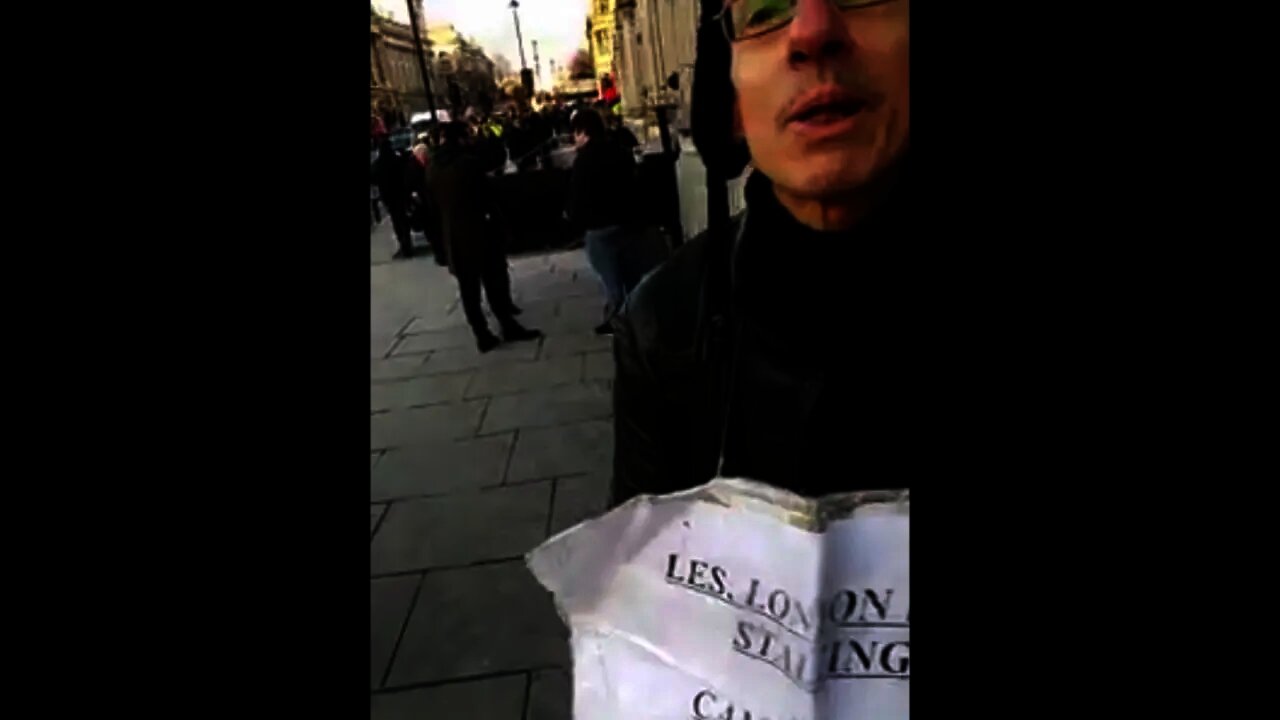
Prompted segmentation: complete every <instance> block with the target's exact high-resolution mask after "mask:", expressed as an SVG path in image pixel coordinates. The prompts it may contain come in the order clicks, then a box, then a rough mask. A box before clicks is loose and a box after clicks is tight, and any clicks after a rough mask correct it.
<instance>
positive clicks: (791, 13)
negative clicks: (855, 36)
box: [720, 0, 888, 40]
mask: <svg viewBox="0 0 1280 720" xmlns="http://www.w3.org/2000/svg"><path fill="white" fill-rule="evenodd" d="M829 2H831V3H832V4H833V5H835V6H836V7H838V8H840V9H842V10H844V9H848V8H857V7H866V6H867V5H878V4H880V3H882V2H888V0H829ZM795 15H796V0H729V5H728V7H726V8H725V9H724V12H723V13H722V14H721V16H720V17H721V18H722V19H723V21H724V31H725V34H726V35H728V36H729V39H730V40H744V39H746V38H750V37H755V36H757V35H763V34H765V33H767V32H769V31H770V30H776V29H778V28H780V27H782V26H783V25H786V24H787V23H789V22H791V18H793V17H795Z"/></svg>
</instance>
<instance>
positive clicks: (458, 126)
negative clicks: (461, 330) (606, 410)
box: [426, 122, 542, 353]
mask: <svg viewBox="0 0 1280 720" xmlns="http://www.w3.org/2000/svg"><path fill="white" fill-rule="evenodd" d="M467 138H468V133H467V128H466V126H465V125H463V124H462V123H460V122H451V123H447V124H445V126H444V130H443V132H442V140H443V142H442V144H441V145H440V147H439V149H438V150H437V151H436V155H435V157H434V158H433V159H432V161H431V168H430V170H429V172H428V175H427V191H428V192H427V194H426V197H427V198H428V200H429V202H430V203H432V213H433V214H434V215H436V216H437V217H438V218H439V222H440V232H441V239H442V240H443V241H444V244H445V248H446V254H447V255H448V260H449V269H450V271H452V273H453V275H454V277H456V278H457V279H458V294H459V296H460V297H461V300H462V310H463V312H464V313H465V314H466V317H467V323H468V324H470V325H471V329H472V332H474V333H475V337H476V347H477V348H479V350H480V352H482V353H484V352H488V351H490V350H492V349H493V348H495V347H497V346H498V344H499V340H498V338H497V336H495V335H494V334H493V331H492V330H490V329H489V322H488V320H487V319H486V318H485V314H484V309H483V308H482V307H481V306H480V288H481V286H482V285H483V287H484V294H485V297H486V298H488V300H489V309H490V310H491V311H492V312H493V314H494V316H495V317H497V319H498V325H499V326H500V327H501V329H502V339H503V340H505V341H507V342H513V341H520V340H535V339H537V338H540V337H542V333H541V332H540V331H538V330H533V329H529V328H525V327H523V326H521V325H520V323H519V322H517V321H516V319H515V315H517V314H518V313H519V312H520V311H519V309H518V308H516V306H515V304H514V303H513V302H512V298H511V277H510V275H509V274H508V272H507V256H506V253H505V252H504V249H503V247H502V244H501V242H500V241H499V238H498V237H497V236H498V235H499V234H500V233H498V232H495V228H494V224H495V223H496V222H498V220H499V218H498V217H497V216H498V214H499V209H498V207H497V204H496V203H495V202H494V197H493V188H492V186H491V185H490V183H489V179H488V177H487V176H486V175H485V172H484V163H483V162H482V161H481V160H480V158H478V157H476V156H475V154H474V149H473V148H472V147H469V146H468V145H467Z"/></svg>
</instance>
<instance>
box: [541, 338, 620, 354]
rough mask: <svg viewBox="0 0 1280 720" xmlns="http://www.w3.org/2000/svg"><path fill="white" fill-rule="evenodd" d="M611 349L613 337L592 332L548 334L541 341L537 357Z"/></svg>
mask: <svg viewBox="0 0 1280 720" xmlns="http://www.w3.org/2000/svg"><path fill="white" fill-rule="evenodd" d="M612 349H613V338H612V337H610V336H609V335H596V334H595V333H593V332H585V333H572V334H560V335H550V336H548V337H547V339H546V340H544V341H543V342H542V354H540V355H539V356H538V357H539V358H556V357H563V356H565V355H580V354H582V353H595V352H604V351H608V350H612Z"/></svg>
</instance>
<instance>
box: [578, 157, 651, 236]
mask: <svg viewBox="0 0 1280 720" xmlns="http://www.w3.org/2000/svg"><path fill="white" fill-rule="evenodd" d="M637 193H638V191H637V189H636V161H635V157H634V156H633V155H632V154H631V151H630V150H627V149H625V148H623V147H622V146H621V145H618V144H617V143H615V142H613V141H612V140H610V139H609V138H608V137H603V138H597V139H594V140H589V141H588V142H587V144H586V145H583V146H582V148H581V149H580V150H578V153H577V156H576V157H575V158H574V160H573V173H572V174H571V176H570V178H569V208H568V212H569V222H570V223H572V224H573V226H574V229H575V230H577V231H579V232H581V231H584V230H595V229H598V228H603V227H609V226H611V225H627V224H631V223H633V222H634V221H635V210H634V208H635V205H636V197H637Z"/></svg>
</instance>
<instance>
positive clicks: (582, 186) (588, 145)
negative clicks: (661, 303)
mask: <svg viewBox="0 0 1280 720" xmlns="http://www.w3.org/2000/svg"><path fill="white" fill-rule="evenodd" d="M570 124H571V125H572V127H573V135H574V142H575V144H576V145H577V147H578V150H577V156H576V157H575V158H574V160H573V172H572V174H571V175H570V177H569V208H568V216H569V222H570V224H571V225H572V226H573V227H574V229H575V230H577V231H581V232H582V233H583V241H584V243H585V244H586V250H587V260H588V261H589V262H590V263H591V268H592V269H593V270H594V271H595V273H596V276H597V277H599V278H600V283H601V285H603V286H604V290H605V299H606V305H605V313H604V322H603V323H602V324H601V325H600V326H599V327H597V328H596V333H597V334H600V335H605V334H608V333H610V332H612V326H611V325H610V323H609V319H610V318H611V317H612V316H613V315H614V314H616V313H617V312H618V311H620V310H621V309H622V304H623V303H624V302H625V301H626V292H627V287H626V284H625V282H624V276H625V274H626V270H625V268H624V267H623V263H622V258H623V257H624V255H625V253H626V251H627V246H628V245H629V244H630V243H632V242H633V241H634V239H635V238H636V237H637V232H636V221H637V217H638V215H639V213H638V212H637V208H636V202H637V198H638V197H639V193H638V192H637V185H636V163H635V158H634V156H632V154H631V151H629V150H627V149H625V148H623V147H622V146H620V145H618V144H617V143H615V142H614V141H613V139H612V138H611V137H610V136H609V133H608V132H607V131H606V130H605V127H604V121H603V120H602V119H601V118H600V115H599V113H597V112H596V111H595V110H593V109H591V108H585V109H583V110H579V111H578V113H577V114H575V115H574V116H573V119H572V120H571V121H570Z"/></svg>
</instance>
